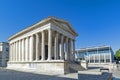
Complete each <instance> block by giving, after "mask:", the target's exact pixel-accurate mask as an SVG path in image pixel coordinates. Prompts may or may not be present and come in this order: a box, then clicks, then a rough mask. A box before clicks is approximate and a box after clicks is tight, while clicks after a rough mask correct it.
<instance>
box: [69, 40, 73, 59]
mask: <svg viewBox="0 0 120 80" xmlns="http://www.w3.org/2000/svg"><path fill="white" fill-rule="evenodd" d="M71 43H72V40H71V39H69V49H68V50H69V53H68V59H69V60H71V61H72V57H73V55H72V45H71Z"/></svg>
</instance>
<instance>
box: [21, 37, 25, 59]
mask: <svg viewBox="0 0 120 80" xmlns="http://www.w3.org/2000/svg"><path fill="white" fill-rule="evenodd" d="M24 45H25V43H24V39H22V61H24V51H25V48H24Z"/></svg>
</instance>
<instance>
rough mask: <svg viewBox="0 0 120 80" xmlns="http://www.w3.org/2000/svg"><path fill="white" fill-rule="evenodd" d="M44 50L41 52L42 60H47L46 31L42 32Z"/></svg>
mask: <svg viewBox="0 0 120 80" xmlns="http://www.w3.org/2000/svg"><path fill="white" fill-rule="evenodd" d="M41 48H42V50H41V54H42V60H45V32H44V31H43V32H42V47H41Z"/></svg>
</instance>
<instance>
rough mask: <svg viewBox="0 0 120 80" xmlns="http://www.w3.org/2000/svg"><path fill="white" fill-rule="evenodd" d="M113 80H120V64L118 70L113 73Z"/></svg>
mask: <svg viewBox="0 0 120 80" xmlns="http://www.w3.org/2000/svg"><path fill="white" fill-rule="evenodd" d="M112 73H113V80H120V64H118V68H117V69H116V70H113V71H112Z"/></svg>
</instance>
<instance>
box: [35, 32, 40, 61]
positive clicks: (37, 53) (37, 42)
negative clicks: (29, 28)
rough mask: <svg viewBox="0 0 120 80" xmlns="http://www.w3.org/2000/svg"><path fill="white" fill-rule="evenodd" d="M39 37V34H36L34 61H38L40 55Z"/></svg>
mask: <svg viewBox="0 0 120 80" xmlns="http://www.w3.org/2000/svg"><path fill="white" fill-rule="evenodd" d="M39 49H40V36H39V34H38V33H37V34H36V61H38V60H39V54H40V52H39V51H40V50H39Z"/></svg>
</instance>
